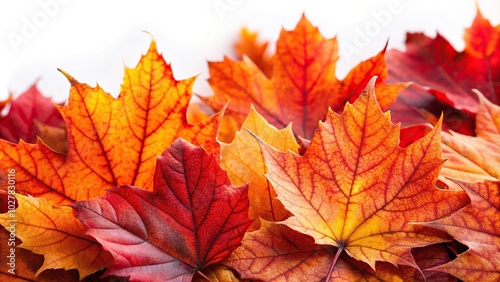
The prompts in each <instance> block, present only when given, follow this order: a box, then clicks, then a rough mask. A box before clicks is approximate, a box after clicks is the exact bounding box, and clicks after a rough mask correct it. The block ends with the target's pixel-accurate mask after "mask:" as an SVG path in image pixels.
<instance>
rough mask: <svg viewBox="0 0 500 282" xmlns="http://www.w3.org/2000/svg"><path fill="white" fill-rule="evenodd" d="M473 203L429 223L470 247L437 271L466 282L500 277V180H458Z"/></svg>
mask: <svg viewBox="0 0 500 282" xmlns="http://www.w3.org/2000/svg"><path fill="white" fill-rule="evenodd" d="M458 183H459V184H460V185H461V186H462V188H463V189H464V190H465V191H466V192H467V194H468V195H469V197H470V199H471V203H470V204H469V205H468V206H466V207H464V208H463V209H461V210H459V211H458V212H456V213H454V214H453V215H451V216H449V217H446V218H444V219H441V220H437V221H434V222H430V223H425V224H424V225H425V226H430V227H434V228H438V229H440V230H443V231H446V232H448V233H449V234H451V235H452V236H453V237H454V238H455V239H456V240H458V241H460V242H461V243H463V244H465V245H467V246H468V247H469V250H467V251H466V252H465V253H462V254H460V255H458V257H457V258H456V259H455V260H453V261H451V262H449V263H447V264H444V265H441V266H437V267H434V268H433V269H434V270H439V271H444V272H448V273H450V274H452V275H454V276H456V277H458V278H460V279H462V280H464V281H499V280H500V182H498V181H496V182H493V181H485V182H483V183H467V182H458Z"/></svg>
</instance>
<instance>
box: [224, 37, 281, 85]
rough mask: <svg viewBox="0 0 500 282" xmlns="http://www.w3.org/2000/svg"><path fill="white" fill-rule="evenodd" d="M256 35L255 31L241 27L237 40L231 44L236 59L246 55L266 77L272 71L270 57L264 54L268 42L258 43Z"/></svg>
mask: <svg viewBox="0 0 500 282" xmlns="http://www.w3.org/2000/svg"><path fill="white" fill-rule="evenodd" d="M257 36H258V34H257V33H256V32H252V31H249V30H248V29H246V28H242V29H241V32H240V38H239V41H237V42H236V43H234V45H233V48H234V51H235V52H236V59H237V60H241V59H243V57H244V56H247V57H248V58H249V59H250V60H252V62H253V63H254V64H255V65H256V66H257V67H258V68H259V69H260V70H261V71H262V72H263V73H264V74H265V75H266V76H267V77H271V75H272V73H273V64H272V59H271V56H269V55H267V54H266V51H267V47H268V45H269V42H262V43H260V42H258V41H257Z"/></svg>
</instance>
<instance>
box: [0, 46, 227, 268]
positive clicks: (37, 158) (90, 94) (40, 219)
mask: <svg viewBox="0 0 500 282" xmlns="http://www.w3.org/2000/svg"><path fill="white" fill-rule="evenodd" d="M63 73H64V72H63ZM64 74H65V75H66V77H67V78H68V80H69V81H70V83H71V92H70V97H69V102H68V105H67V106H64V107H61V108H59V110H60V111H61V113H62V115H63V117H64V120H65V122H66V125H67V132H68V153H67V154H62V153H57V152H54V151H52V150H51V149H50V148H48V147H47V146H46V145H45V144H44V143H43V142H41V141H38V142H37V144H35V145H31V144H27V143H25V142H20V143H19V144H17V145H16V144H12V143H10V142H7V141H5V140H0V164H1V167H0V168H1V169H7V168H9V169H13V170H15V181H16V193H18V194H24V195H31V196H35V197H40V198H43V199H44V201H43V202H44V203H45V201H46V203H45V204H44V205H64V204H69V203H73V202H74V201H80V200H89V199H92V198H95V197H98V196H102V195H104V193H105V190H106V189H107V188H111V187H113V186H117V185H124V184H130V185H137V186H140V187H143V188H145V189H148V190H151V189H152V183H153V181H152V179H153V175H154V170H155V165H156V158H157V156H158V155H160V154H161V153H162V152H163V151H164V150H165V149H166V148H167V147H168V146H169V145H170V144H171V143H172V142H173V141H174V140H176V139H177V138H178V137H182V138H184V139H186V140H188V141H190V142H193V143H194V144H197V145H202V146H203V147H204V148H205V149H206V150H207V151H209V152H214V153H215V154H217V155H218V154H219V145H218V143H217V142H216V141H215V140H216V136H217V128H218V123H219V116H218V115H214V116H212V117H211V118H209V119H207V120H204V121H202V122H200V123H198V124H196V125H191V124H188V123H187V121H186V109H187V106H188V103H189V101H190V98H191V96H192V93H191V86H192V84H193V82H194V78H191V79H187V80H180V81H178V80H175V79H174V76H173V73H172V69H171V67H170V65H168V64H167V63H166V62H165V61H164V59H163V57H162V56H161V54H159V53H158V52H157V50H156V43H155V42H154V41H153V42H152V43H151V45H150V48H149V51H148V53H147V54H146V55H144V56H142V58H141V60H140V62H139V64H138V66H137V67H136V68H134V69H126V71H125V79H124V84H123V85H122V89H121V93H120V95H119V97H118V98H117V99H115V98H113V97H112V96H111V95H109V94H107V93H105V92H104V91H103V90H102V89H101V88H100V87H99V86H97V87H95V88H92V87H90V86H88V85H86V84H82V83H79V82H78V81H76V80H75V79H74V78H73V77H71V76H70V75H69V74H66V73H64ZM2 189H6V184H5V185H2ZM40 201H42V200H40ZM43 210H44V209H42V208H40V209H34V210H30V211H29V216H28V214H24V211H23V210H22V209H21V210H19V211H18V212H16V216H18V217H19V219H18V222H17V224H19V225H30V224H29V220H35V221H37V225H33V224H31V225H30V226H29V227H27V228H25V229H22V230H18V231H17V232H16V235H17V236H19V238H30V237H31V236H32V235H33V234H38V237H37V238H36V240H38V241H39V242H51V240H53V237H52V236H53V233H51V232H49V231H50V230H53V229H54V226H53V224H52V220H54V218H53V216H52V215H47V214H46V213H45V212H43ZM71 216H72V219H66V220H65V221H64V223H61V225H57V227H56V229H57V228H60V227H61V226H65V224H68V225H69V226H73V227H74V228H73V229H71V230H72V231H68V232H67V233H66V234H68V236H69V237H70V238H68V239H67V240H68V241H70V242H73V244H75V245H78V244H79V243H78V240H79V238H80V236H81V233H82V232H81V230H80V229H78V228H77V229H75V228H76V227H75V225H74V224H73V223H72V222H73V221H72V220H76V218H75V217H74V215H73V214H71ZM71 216H70V217H71ZM6 224H7V223H6V222H5V221H3V222H2V225H4V227H7V226H6ZM75 224H76V223H75ZM81 226H82V225H81V223H80V227H81ZM61 228H62V227H61ZM68 228H70V227H68ZM40 230H42V231H43V230H45V231H46V232H40ZM60 236H63V234H59V236H58V237H56V238H60V239H61V237H60ZM64 238H66V237H64ZM33 240H34V239H33ZM94 244H95V246H96V247H99V248H101V247H100V245H98V244H97V243H96V242H94ZM69 245H71V244H69ZM24 246H25V247H26V248H27V249H30V250H33V251H34V252H36V253H40V254H44V255H45V256H46V260H47V256H49V257H50V256H52V255H55V254H56V253H57V252H56V251H55V250H59V251H60V252H63V251H65V248H66V247H65V245H63V244H60V245H57V244H55V245H52V244H47V245H46V246H39V247H37V246H35V245H30V244H28V243H27V242H26V241H25V242H24ZM35 248H36V250H35ZM79 256H80V259H79V260H78V261H76V260H74V261H73V262H72V263H73V265H71V263H69V262H66V261H63V260H62V259H57V258H54V259H53V261H52V262H50V263H49V264H47V263H46V264H47V265H46V266H45V267H44V269H45V268H48V267H54V268H65V269H68V268H71V267H72V268H77V269H79V271H81V272H80V275H81V277H83V276H85V275H86V274H88V273H92V272H91V271H90V270H88V271H87V269H86V267H87V266H86V265H88V264H90V263H91V262H92V260H95V259H96V257H94V258H90V257H91V254H89V253H88V252H87V251H83V253H81V254H79ZM89 260H90V261H89ZM103 267H104V266H103V265H101V266H100V268H94V269H93V271H96V270H98V269H101V268H103ZM82 275H83V276H82Z"/></svg>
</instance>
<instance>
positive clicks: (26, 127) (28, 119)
mask: <svg viewBox="0 0 500 282" xmlns="http://www.w3.org/2000/svg"><path fill="white" fill-rule="evenodd" d="M6 104H9V105H10V109H9V112H8V114H7V115H6V116H3V117H0V129H1V130H0V138H1V139H5V140H7V141H10V142H14V143H17V142H19V140H20V139H22V140H24V141H26V142H29V143H35V142H36V136H37V135H39V134H40V131H39V129H38V127H37V126H36V124H35V122H39V123H42V124H46V125H49V126H56V127H64V121H63V119H62V117H61V114H60V113H59V111H57V109H56V107H55V105H54V102H52V100H51V99H50V98H47V97H44V96H43V95H42V94H41V93H40V91H39V90H38V88H37V86H36V83H35V84H33V85H32V86H31V87H30V88H29V89H28V90H26V91H25V92H24V93H22V94H21V95H20V96H19V97H17V98H16V99H12V100H11V99H8V100H6V101H4V102H1V103H0V110H1V109H2V108H3V107H4V106H5V105H6Z"/></svg>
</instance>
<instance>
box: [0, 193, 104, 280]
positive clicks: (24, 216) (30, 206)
mask: <svg viewBox="0 0 500 282" xmlns="http://www.w3.org/2000/svg"><path fill="white" fill-rule="evenodd" d="M16 198H17V201H18V203H19V207H18V208H17V209H16V210H15V211H13V212H9V213H5V214H0V224H1V225H3V226H4V227H5V228H6V229H7V231H11V232H13V233H14V234H15V235H16V237H18V238H19V239H21V240H22V244H21V245H19V246H18V247H22V248H24V249H28V250H31V251H32V252H33V253H37V254H43V255H44V263H43V265H42V266H41V267H40V269H39V270H38V271H37V272H36V273H35V276H37V275H38V274H40V273H41V272H42V271H44V270H46V269H53V268H63V269H72V268H75V266H78V272H79V275H80V280H81V279H82V278H83V277H85V276H87V275H89V274H92V273H94V272H96V271H97V270H100V269H103V268H105V267H107V266H108V264H109V263H110V261H111V256H110V254H109V253H107V252H105V251H103V250H102V248H101V246H100V245H99V244H98V243H97V242H96V241H95V240H94V239H93V238H92V237H90V236H88V235H85V234H84V232H85V230H86V228H85V226H84V225H83V224H82V223H81V222H80V221H78V219H77V218H76V217H75V216H74V214H73V210H72V209H71V208H70V207H55V206H53V205H51V204H50V203H48V202H47V201H46V200H44V199H35V198H32V197H27V196H23V195H17V196H16ZM12 228H13V229H12Z"/></svg>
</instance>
